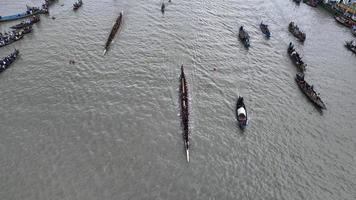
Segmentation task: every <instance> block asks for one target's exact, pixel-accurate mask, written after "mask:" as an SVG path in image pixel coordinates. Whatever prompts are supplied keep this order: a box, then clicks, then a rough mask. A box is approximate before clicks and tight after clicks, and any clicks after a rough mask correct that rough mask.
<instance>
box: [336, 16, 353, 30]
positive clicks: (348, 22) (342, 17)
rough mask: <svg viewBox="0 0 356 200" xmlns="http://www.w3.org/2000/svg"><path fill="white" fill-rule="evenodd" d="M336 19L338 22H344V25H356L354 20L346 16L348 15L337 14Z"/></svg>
mask: <svg viewBox="0 0 356 200" xmlns="http://www.w3.org/2000/svg"><path fill="white" fill-rule="evenodd" d="M335 20H336V21H337V22H339V23H340V24H342V25H344V26H346V27H349V28H351V27H352V26H353V25H355V24H354V23H353V22H352V20H350V19H348V18H346V17H344V16H341V15H339V16H335Z"/></svg>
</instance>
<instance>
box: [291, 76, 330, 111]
mask: <svg viewBox="0 0 356 200" xmlns="http://www.w3.org/2000/svg"><path fill="white" fill-rule="evenodd" d="M295 80H296V81H297V84H298V86H299V88H300V89H301V90H302V91H303V93H304V94H305V95H306V96H307V97H308V98H309V99H310V101H312V102H313V103H314V104H315V105H316V106H318V107H319V108H321V109H326V106H325V104H324V102H323V101H322V100H321V99H320V97H319V95H318V94H317V93H316V92H315V91H314V87H313V86H310V85H309V84H308V83H307V82H306V81H305V80H304V74H303V73H298V74H297V75H296V78H295Z"/></svg>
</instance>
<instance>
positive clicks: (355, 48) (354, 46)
mask: <svg viewBox="0 0 356 200" xmlns="http://www.w3.org/2000/svg"><path fill="white" fill-rule="evenodd" d="M354 43H355V42H354V41H349V42H346V43H345V47H346V48H347V49H348V50H350V51H352V52H354V53H355V54H356V43H355V44H354Z"/></svg>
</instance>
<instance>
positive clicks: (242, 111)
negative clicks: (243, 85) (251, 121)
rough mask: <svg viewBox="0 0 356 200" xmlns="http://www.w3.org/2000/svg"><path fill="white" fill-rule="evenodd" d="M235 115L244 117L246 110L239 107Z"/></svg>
mask: <svg viewBox="0 0 356 200" xmlns="http://www.w3.org/2000/svg"><path fill="white" fill-rule="evenodd" d="M237 115H238V116H240V115H244V116H246V110H245V108H244V107H241V108H239V109H237Z"/></svg>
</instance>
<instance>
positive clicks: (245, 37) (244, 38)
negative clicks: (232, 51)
mask: <svg viewBox="0 0 356 200" xmlns="http://www.w3.org/2000/svg"><path fill="white" fill-rule="evenodd" d="M239 39H240V40H241V42H242V43H243V44H244V46H245V47H246V48H249V47H250V36H249V35H248V33H247V32H246V31H245V29H244V27H243V26H241V27H240V30H239Z"/></svg>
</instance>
